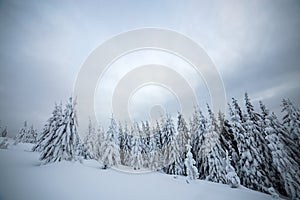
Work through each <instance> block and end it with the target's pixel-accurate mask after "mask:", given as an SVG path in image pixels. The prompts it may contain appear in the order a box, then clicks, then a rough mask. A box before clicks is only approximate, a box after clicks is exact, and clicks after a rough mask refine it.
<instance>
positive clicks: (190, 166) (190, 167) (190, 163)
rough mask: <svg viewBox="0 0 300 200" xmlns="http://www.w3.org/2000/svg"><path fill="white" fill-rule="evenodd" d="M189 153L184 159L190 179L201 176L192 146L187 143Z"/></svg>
mask: <svg viewBox="0 0 300 200" xmlns="http://www.w3.org/2000/svg"><path fill="white" fill-rule="evenodd" d="M186 148H187V153H186V158H185V160H184V165H185V167H186V173H187V176H188V178H189V179H190V180H195V179H197V178H198V176H199V172H198V170H197V167H196V166H195V164H196V161H195V160H194V158H193V154H192V152H191V148H192V146H191V145H190V144H189V141H188V143H187V144H186Z"/></svg>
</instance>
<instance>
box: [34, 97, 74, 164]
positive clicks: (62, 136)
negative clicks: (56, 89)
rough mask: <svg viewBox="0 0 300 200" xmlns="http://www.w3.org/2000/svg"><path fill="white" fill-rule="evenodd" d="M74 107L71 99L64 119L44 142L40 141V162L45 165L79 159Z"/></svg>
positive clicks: (52, 129) (63, 116)
mask: <svg viewBox="0 0 300 200" xmlns="http://www.w3.org/2000/svg"><path fill="white" fill-rule="evenodd" d="M74 107H75V102H74V101H73V99H72V98H70V99H69V102H68V103H67V104H66V107H65V109H64V112H63V115H62V119H61V120H59V123H58V124H56V125H57V126H56V127H53V128H51V129H50V130H51V132H49V134H47V135H46V137H45V139H44V140H42V141H39V143H38V145H39V144H43V145H41V156H40V160H42V161H43V162H44V163H50V162H59V161H62V160H67V161H72V160H76V159H77V157H78V147H79V144H80V140H79V139H80V138H79V135H78V132H77V119H76V112H75V108H74ZM51 125H52V123H51ZM42 138H43V137H42ZM44 142H46V143H44Z"/></svg>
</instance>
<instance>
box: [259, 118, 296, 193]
mask: <svg viewBox="0 0 300 200" xmlns="http://www.w3.org/2000/svg"><path fill="white" fill-rule="evenodd" d="M272 121H273V117H272V116H271V115H268V114H267V115H266V118H265V124H266V129H265V131H266V132H267V136H266V140H267V141H268V146H269V148H270V149H271V155H272V159H273V166H274V167H276V169H277V170H278V172H279V173H280V177H279V181H280V182H281V185H279V184H278V183H277V181H278V180H274V181H275V183H277V185H275V187H276V186H277V190H279V191H280V192H281V193H283V191H282V189H284V190H285V192H286V194H287V195H288V196H289V197H291V198H292V199H297V198H300V171H299V165H298V164H297V163H296V161H295V160H294V159H292V158H291V157H289V156H288V154H287V151H286V150H285V148H284V144H283V143H282V140H281V139H280V137H279V135H278V133H279V132H278V131H277V130H275V129H274V128H273V125H272ZM280 186H283V188H280ZM283 194H285V193H283Z"/></svg>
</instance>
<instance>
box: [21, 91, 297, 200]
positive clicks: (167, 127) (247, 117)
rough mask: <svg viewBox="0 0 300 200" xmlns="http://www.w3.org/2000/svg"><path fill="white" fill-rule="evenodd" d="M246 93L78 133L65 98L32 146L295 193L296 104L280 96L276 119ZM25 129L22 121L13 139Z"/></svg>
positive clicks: (51, 154) (68, 156) (53, 155)
mask: <svg viewBox="0 0 300 200" xmlns="http://www.w3.org/2000/svg"><path fill="white" fill-rule="evenodd" d="M244 100H245V101H244V106H243V108H242V107H241V106H240V105H239V102H238V101H237V100H236V99H235V98H232V101H231V102H230V103H228V110H229V112H228V114H227V116H225V114H224V113H221V112H219V113H213V111H212V110H211V108H210V106H209V105H207V108H206V111H207V112H206V113H207V114H204V112H203V110H202V109H201V108H199V107H195V109H194V112H193V114H192V116H191V117H190V118H189V119H188V120H186V119H185V117H184V116H183V115H182V114H181V113H178V115H177V117H176V118H172V117H171V116H169V115H167V116H165V117H162V119H161V120H160V121H157V122H156V123H155V124H151V125H150V123H149V122H148V121H145V122H140V123H137V122H135V123H133V124H128V123H123V124H122V123H120V122H117V120H116V119H114V118H113V117H112V118H111V119H110V125H109V127H108V129H107V130H104V129H103V128H101V127H99V126H94V125H93V124H92V123H91V121H90V123H89V127H88V128H87V134H86V137H85V138H83V139H81V138H80V137H79V134H78V131H77V121H76V112H75V102H74V101H73V100H72V98H70V100H69V101H68V103H67V104H66V105H65V108H64V109H63V106H62V104H56V105H55V107H54V110H53V112H52V116H51V117H50V118H49V120H48V121H47V123H46V124H45V126H44V129H43V131H42V133H41V134H39V135H38V136H37V139H36V142H35V145H34V147H33V151H38V152H40V153H41V155H40V160H42V161H43V162H44V163H49V162H59V161H62V160H78V159H96V160H99V161H101V162H102V163H103V168H109V167H113V166H118V165H125V166H128V167H131V168H132V169H133V170H139V169H144V168H146V169H151V170H159V171H163V172H164V173H167V174H172V175H183V176H188V177H189V179H201V180H207V181H212V182H217V183H224V184H230V185H231V186H232V187H238V185H239V184H241V185H243V186H245V187H248V188H250V189H254V190H258V191H262V192H266V193H270V194H272V195H275V196H276V195H277V194H281V195H285V196H288V197H290V198H292V199H297V198H300V183H299V182H300V171H299V163H300V157H299V153H300V152H299V151H300V110H299V108H297V107H296V106H295V105H294V104H293V103H292V102H291V101H290V100H288V99H283V100H282V104H281V107H282V113H283V118H282V120H279V119H278V117H277V116H276V114H275V113H274V112H271V111H270V110H269V109H268V108H267V107H266V106H265V105H264V104H263V102H261V101H260V102H259V111H256V110H255V108H254V106H253V104H252V102H251V100H250V98H249V97H248V94H247V93H246V94H245V98H244ZM25 132H26V131H25ZM22 133H24V131H22V129H21V131H20V133H19V134H18V135H17V136H16V139H17V140H20V139H18V138H20V135H24V134H22ZM26 133H27V134H33V132H31V131H27V132H26ZM26 137H27V138H30V137H28V136H26ZM26 137H21V138H26ZM23 142H24V141H23Z"/></svg>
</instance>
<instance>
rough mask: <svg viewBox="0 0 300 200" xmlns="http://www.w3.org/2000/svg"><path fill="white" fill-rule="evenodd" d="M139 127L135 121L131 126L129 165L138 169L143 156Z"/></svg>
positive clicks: (141, 164)
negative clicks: (133, 125)
mask: <svg viewBox="0 0 300 200" xmlns="http://www.w3.org/2000/svg"><path fill="white" fill-rule="evenodd" d="M139 133H140V128H139V125H138V124H137V123H135V127H131V135H132V139H131V162H130V166H131V167H133V169H134V170H139V169H141V168H142V167H143V165H144V163H143V156H142V146H141V136H140V134H139Z"/></svg>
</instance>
